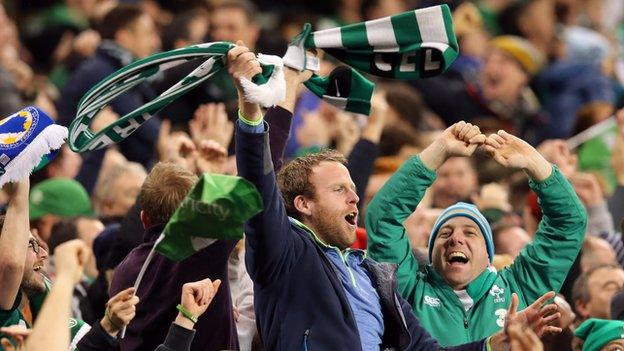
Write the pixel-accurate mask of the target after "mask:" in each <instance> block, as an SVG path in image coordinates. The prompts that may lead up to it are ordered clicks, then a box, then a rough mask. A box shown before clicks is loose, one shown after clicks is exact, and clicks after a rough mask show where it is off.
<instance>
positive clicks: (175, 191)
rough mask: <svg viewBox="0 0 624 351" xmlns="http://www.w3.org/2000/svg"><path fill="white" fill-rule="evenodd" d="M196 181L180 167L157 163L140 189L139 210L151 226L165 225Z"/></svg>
mask: <svg viewBox="0 0 624 351" xmlns="http://www.w3.org/2000/svg"><path fill="white" fill-rule="evenodd" d="M197 179H198V178H197V176H196V175H195V174H193V173H191V172H190V171H188V170H186V169H185V168H182V167H181V166H178V165H176V164H174V163H170V162H167V163H163V162H159V163H158V164H156V166H154V168H152V171H151V172H150V173H149V174H148V175H147V178H145V182H144V183H143V186H142V187H141V193H140V194H139V204H140V205H141V210H143V212H144V213H145V215H146V216H147V218H149V220H150V221H151V222H152V224H165V223H167V222H168V221H169V218H171V216H172V215H173V213H174V212H175V210H176V209H177V208H178V206H180V203H182V200H184V197H185V196H186V195H187V194H188V192H189V191H190V190H191V188H192V187H193V186H194V185H195V183H196V182H197Z"/></svg>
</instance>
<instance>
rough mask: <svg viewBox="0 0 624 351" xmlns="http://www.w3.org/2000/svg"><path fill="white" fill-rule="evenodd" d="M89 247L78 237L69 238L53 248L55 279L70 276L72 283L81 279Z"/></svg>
mask: <svg viewBox="0 0 624 351" xmlns="http://www.w3.org/2000/svg"><path fill="white" fill-rule="evenodd" d="M89 256H90V249H89V247H88V246H87V244H85V242H84V241H82V240H80V239H74V240H70V241H68V242H65V243H63V244H61V245H59V246H58V247H57V248H56V249H55V250H54V263H55V265H56V276H57V279H61V278H62V277H66V278H70V279H71V281H72V283H73V284H77V283H78V282H80V280H81V279H82V273H83V271H84V268H85V265H86V263H87V261H88V260H89Z"/></svg>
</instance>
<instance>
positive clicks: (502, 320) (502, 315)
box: [494, 308, 507, 328]
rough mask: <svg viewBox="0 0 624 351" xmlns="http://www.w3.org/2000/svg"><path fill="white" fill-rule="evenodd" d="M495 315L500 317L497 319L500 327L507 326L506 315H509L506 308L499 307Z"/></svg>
mask: <svg viewBox="0 0 624 351" xmlns="http://www.w3.org/2000/svg"><path fill="white" fill-rule="evenodd" d="M494 315H495V316H496V317H498V318H497V319H496V325H498V326H499V327H501V328H502V327H504V326H505V317H507V310H506V309H504V308H499V309H497V310H496V311H494Z"/></svg>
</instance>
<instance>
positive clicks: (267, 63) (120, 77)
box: [69, 42, 285, 152]
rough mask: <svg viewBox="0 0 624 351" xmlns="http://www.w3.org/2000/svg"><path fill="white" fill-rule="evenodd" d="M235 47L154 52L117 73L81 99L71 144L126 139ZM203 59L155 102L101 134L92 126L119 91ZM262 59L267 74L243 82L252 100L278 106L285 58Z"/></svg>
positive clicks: (93, 146)
mask: <svg viewBox="0 0 624 351" xmlns="http://www.w3.org/2000/svg"><path fill="white" fill-rule="evenodd" d="M234 46H235V45H234V44H232V43H228V42H214V43H205V44H199V45H193V46H189V47H186V48H182V49H177V50H172V51H167V52H163V53H158V54H155V55H152V56H149V57H147V58H144V59H141V60H138V61H135V62H133V63H131V64H129V65H127V66H125V67H123V68H121V69H120V70H118V71H117V72H114V73H112V74H111V75H109V76H108V77H106V78H105V79H104V80H102V81H101V82H99V83H98V84H96V85H95V86H93V87H92V88H91V89H90V90H89V91H88V92H87V93H86V94H85V95H84V96H83V97H82V98H81V99H80V102H79V103H78V107H77V113H76V118H75V119H74V121H72V123H71V125H70V127H69V130H70V131H69V146H70V148H71V149H72V150H73V151H75V152H84V151H90V150H97V149H100V148H103V147H106V146H108V145H110V144H113V143H118V142H120V141H122V140H123V139H125V138H127V137H128V136H129V135H130V134H131V133H132V132H134V131H135V130H136V129H138V128H139V127H140V126H141V124H143V123H145V121H147V120H148V119H150V118H151V117H152V116H153V115H154V114H155V113H156V112H158V111H159V110H160V109H162V108H163V107H165V106H166V105H168V104H170V103H171V102H173V101H174V100H176V99H178V98H179V97H180V96H182V95H184V94H186V93H187V92H189V91H190V90H191V89H193V88H195V87H196V86H198V85H199V84H201V83H203V82H205V81H206V80H208V79H210V77H212V76H213V75H214V74H215V73H216V72H218V71H219V70H221V69H223V68H224V67H225V60H226V58H227V53H228V51H229V50H230V49H232V48H233V47H234ZM199 58H202V59H205V61H204V62H203V63H202V64H201V65H199V66H198V67H197V68H196V69H195V70H193V71H192V72H191V73H189V74H188V75H187V76H186V77H184V78H183V79H182V80H180V81H179V82H178V83H176V84H175V85H173V86H172V87H171V88H169V89H167V91H165V92H163V93H162V94H160V95H159V96H158V97H157V98H155V99H154V100H152V101H150V102H149V103H147V104H145V105H143V106H141V107H139V108H137V109H135V110H134V111H132V112H130V113H128V114H126V115H124V116H122V117H121V118H119V119H118V120H117V121H115V122H114V123H112V124H111V125H109V126H108V127H106V128H104V129H103V130H102V131H100V132H99V133H93V132H92V131H91V130H90V129H89V126H90V124H91V122H92V120H93V118H94V117H95V116H96V115H97V113H98V112H99V111H100V110H101V109H102V108H104V107H105V106H106V105H107V104H108V103H109V102H111V101H112V100H113V99H115V98H116V97H117V96H119V95H120V94H122V93H124V92H126V91H128V90H130V89H132V88H133V87H135V86H137V85H139V84H141V83H143V82H144V81H145V80H146V79H148V78H150V77H152V76H154V75H155V74H157V73H158V72H160V71H163V70H166V69H169V68H171V67H174V66H177V65H180V64H183V63H185V62H188V61H190V60H195V59H199ZM258 60H259V61H260V62H261V64H262V68H263V72H262V73H261V74H258V75H256V76H255V77H253V83H252V82H249V81H247V80H244V79H243V80H242V82H241V83H242V85H243V87H244V89H245V93H246V95H247V97H248V99H249V100H250V101H252V102H257V103H260V104H262V105H263V106H270V105H274V104H276V103H278V102H280V101H281V100H283V99H284V96H285V83H284V77H283V71H282V67H283V66H282V60H281V58H279V57H277V56H269V55H258ZM254 83H256V84H257V85H256V84H254Z"/></svg>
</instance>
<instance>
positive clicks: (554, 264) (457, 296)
mask: <svg viewBox="0 0 624 351" xmlns="http://www.w3.org/2000/svg"><path fill="white" fill-rule="evenodd" d="M435 177H436V173H435V172H434V171H432V170H430V169H428V168H427V167H425V166H424V165H423V164H422V162H421V160H420V158H419V157H418V156H416V157H413V158H411V159H410V160H408V161H407V162H406V163H405V164H404V165H403V166H402V167H401V168H400V169H399V170H398V171H397V172H396V173H395V174H394V175H393V176H392V177H391V178H390V179H389V180H388V182H387V183H386V184H385V185H384V186H383V188H382V189H381V190H380V191H379V192H378V193H377V195H376V196H375V198H374V199H373V201H371V203H370V205H369V206H368V209H367V211H366V232H367V235H368V252H369V255H370V256H371V258H373V259H374V260H376V261H379V262H392V263H396V264H398V266H399V268H398V270H397V278H398V281H399V292H400V293H401V294H402V296H403V297H404V298H405V299H406V300H407V301H408V302H409V303H410V304H411V305H412V308H413V309H414V312H415V314H416V316H418V318H419V319H420V321H421V323H422V324H423V326H424V327H425V328H426V329H427V330H428V331H429V333H431V335H432V336H433V337H434V338H435V339H437V340H438V342H439V343H440V344H441V345H442V346H450V345H458V344H461V343H466V342H471V341H476V340H480V339H483V338H485V337H487V336H489V335H492V334H494V333H495V332H497V331H498V330H500V329H501V327H502V326H503V324H504V319H505V315H506V314H507V308H508V306H509V304H510V302H511V294H512V293H513V292H515V293H517V294H518V297H519V300H520V305H519V308H518V309H519V310H520V309H523V308H525V307H526V306H527V305H529V304H531V303H532V302H533V301H535V300H536V299H537V298H539V297H540V296H542V295H543V294H544V293H546V292H548V291H551V290H553V291H555V292H558V291H559V289H560V288H561V285H562V284H563V281H564V280H565V278H566V275H567V273H568V270H569V269H570V267H571V266H572V263H573V262H574V260H575V258H576V256H577V255H578V253H579V250H580V248H581V245H582V242H583V237H584V235H585V227H586V226H587V215H586V212H585V209H584V208H583V205H582V204H581V202H580V201H579V199H578V197H577V196H576V193H575V192H574V190H573V189H572V186H571V185H570V183H569V182H568V181H567V180H566V179H565V177H564V176H563V175H562V174H561V173H560V172H559V170H558V169H557V167H555V166H553V172H552V174H551V176H550V177H548V179H546V180H544V181H543V182H539V183H538V182H534V181H532V180H531V181H529V185H530V187H531V189H533V191H535V192H536V193H537V195H538V197H539V200H540V204H541V208H542V212H543V214H544V216H543V218H542V221H541V222H540V224H539V228H538V229H537V233H536V234H535V238H534V239H533V242H532V243H530V244H529V245H527V246H526V247H525V248H524V249H523V250H522V252H521V253H520V255H519V256H518V257H517V258H516V259H515V261H514V263H513V264H512V265H511V266H510V267H507V268H505V269H503V270H502V271H501V272H496V270H495V269H494V268H493V267H490V268H488V269H486V270H485V271H484V272H483V273H481V275H479V276H478V277H477V278H476V279H475V280H474V281H472V282H471V283H470V284H469V285H468V287H467V288H466V290H464V291H461V292H460V291H453V290H452V289H451V287H450V286H448V285H447V284H446V282H445V281H444V280H443V279H442V277H441V276H440V275H439V274H437V273H436V272H435V271H434V270H433V267H432V266H431V265H427V266H426V267H425V269H424V270H423V271H422V272H419V269H418V268H419V267H418V262H417V261H416V258H415V257H414V255H413V253H412V248H411V247H410V243H409V240H408V238H407V235H406V232H405V229H404V227H403V221H405V219H406V218H407V217H408V216H409V215H410V214H411V213H412V212H413V211H414V209H415V208H416V206H417V205H418V203H419V202H420V200H421V199H422V197H423V195H424V193H425V191H426V190H427V188H428V187H429V186H430V185H431V184H432V183H433V181H434V180H435Z"/></svg>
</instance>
